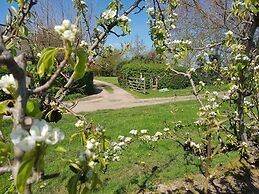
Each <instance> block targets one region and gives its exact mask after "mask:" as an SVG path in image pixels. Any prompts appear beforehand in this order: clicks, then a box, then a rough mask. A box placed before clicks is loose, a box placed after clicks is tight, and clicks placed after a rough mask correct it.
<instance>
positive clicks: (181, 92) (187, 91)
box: [95, 77, 228, 98]
mask: <svg viewBox="0 0 259 194" xmlns="http://www.w3.org/2000/svg"><path fill="white" fill-rule="evenodd" d="M95 79H97V80H100V81H105V82H108V83H112V84H114V85H116V86H119V83H118V79H117V77H95ZM119 87H120V86H119ZM123 89H125V90H126V91H128V92H129V93H131V94H132V95H133V96H135V97H136V98H159V97H173V96H189V95H192V88H191V87H188V88H184V89H175V90H174V89H170V90H169V91H168V92H159V91H158V90H147V91H146V93H145V94H144V93H141V92H137V91H134V90H131V89H129V88H123ZM227 89H228V87H227V85H222V86H214V85H209V86H206V90H208V91H210V92H213V91H218V92H219V91H226V90H227Z"/></svg>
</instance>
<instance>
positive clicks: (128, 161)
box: [0, 101, 237, 194]
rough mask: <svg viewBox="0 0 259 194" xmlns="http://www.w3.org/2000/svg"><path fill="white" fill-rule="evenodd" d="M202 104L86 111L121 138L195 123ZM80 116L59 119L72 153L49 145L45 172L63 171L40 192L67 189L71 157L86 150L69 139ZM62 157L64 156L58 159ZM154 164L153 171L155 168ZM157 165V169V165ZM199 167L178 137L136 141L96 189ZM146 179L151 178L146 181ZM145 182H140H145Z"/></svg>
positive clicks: (150, 183)
mask: <svg viewBox="0 0 259 194" xmlns="http://www.w3.org/2000/svg"><path fill="white" fill-rule="evenodd" d="M197 110H198V105H197V104H196V102H195V101H188V102H177V103H169V104H162V105H155V106H146V107H137V108H129V109H120V110H103V111H97V112H93V113H87V114H86V115H87V116H88V118H89V119H92V120H93V121H95V122H96V123H98V124H99V125H101V126H103V127H104V128H105V129H106V131H107V136H108V137H110V138H111V140H113V141H117V137H118V135H129V131H130V130H132V129H138V130H141V129H148V130H149V132H150V133H151V134H154V133H155V132H156V131H161V130H162V129H163V128H164V127H167V126H169V127H170V126H172V125H173V122H177V121H178V120H181V121H183V122H184V123H186V124H187V125H191V124H192V123H193V121H194V120H195V119H196V117H197ZM75 122H76V119H75V118H73V117H72V116H71V115H64V117H63V119H62V120H61V122H59V123H58V124H54V125H55V126H58V127H59V128H61V129H62V131H63V132H64V133H65V135H66V137H67V138H66V139H65V140H64V141H62V142H61V143H60V144H59V145H58V146H63V147H65V148H66V149H67V151H68V152H67V153H63V154H62V153H57V152H55V151H54V149H55V147H56V146H54V147H53V148H51V149H50V152H49V154H48V156H47V158H46V171H45V174H50V173H55V172H61V176H60V177H58V178H55V179H52V180H49V181H46V182H45V183H46V185H44V186H43V188H42V189H39V186H40V185H43V183H40V184H38V185H36V186H35V187H34V190H35V191H36V192H35V193H55V194H56V193H66V192H65V185H66V183H67V181H68V178H69V177H70V176H71V172H70V170H69V168H68V166H67V162H66V161H67V159H71V158H76V157H78V156H79V155H80V153H82V152H83V151H84V148H82V146H80V141H79V140H78V139H76V140H74V141H72V142H69V136H70V135H71V134H73V133H74V132H75V131H76V129H75V127H74V123H75ZM10 128H11V127H10V122H9V121H8V122H5V123H4V129H6V130H5V133H7V131H10ZM185 132H188V133H190V134H191V136H193V137H194V139H196V138H198V136H199V133H198V131H197V130H195V129H194V128H192V127H187V128H185V131H184V133H185ZM59 157H61V158H62V159H58V158H59ZM236 157H237V153H230V154H229V155H223V156H221V157H219V158H218V159H216V162H214V163H227V162H229V161H230V160H233V158H236ZM152 169H153V171H154V173H152ZM154 169H157V170H154ZM198 172H199V168H198V161H197V159H195V158H189V160H186V157H185V155H184V151H183V149H182V148H181V147H180V146H179V145H178V144H177V143H176V142H174V141H169V140H162V141H159V142H156V143H154V142H152V143H147V144H143V143H134V144H131V145H130V146H129V147H128V148H127V150H126V151H123V153H122V156H121V161H119V162H114V163H111V164H110V165H109V168H108V171H107V173H106V174H104V175H102V176H101V179H102V180H103V186H102V187H100V188H98V190H96V191H95V192H93V193H100V194H102V193H105V194H109V193H124V192H123V191H125V190H126V192H127V193H132V192H134V193H136V191H138V190H139V189H140V187H143V188H145V189H149V190H152V189H154V186H155V185H157V184H158V183H166V182H170V181H172V180H175V179H177V178H180V177H184V176H186V175H190V174H196V173H198ZM6 178H7V176H4V177H3V176H2V177H1V176H0V193H3V191H4V189H3V187H5V186H4V185H6ZM144 182H146V184H143V183H144ZM140 185H141V186H140Z"/></svg>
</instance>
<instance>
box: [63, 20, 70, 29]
mask: <svg viewBox="0 0 259 194" xmlns="http://www.w3.org/2000/svg"><path fill="white" fill-rule="evenodd" d="M62 26H64V28H65V29H66V30H68V29H70V28H71V22H70V20H67V19H65V20H63V22H62Z"/></svg>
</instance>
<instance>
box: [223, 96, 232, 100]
mask: <svg viewBox="0 0 259 194" xmlns="http://www.w3.org/2000/svg"><path fill="white" fill-rule="evenodd" d="M229 99H230V98H229V96H223V97H222V100H229Z"/></svg>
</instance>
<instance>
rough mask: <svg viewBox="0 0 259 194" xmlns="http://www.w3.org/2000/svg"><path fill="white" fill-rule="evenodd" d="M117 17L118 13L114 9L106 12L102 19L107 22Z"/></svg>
mask: <svg viewBox="0 0 259 194" xmlns="http://www.w3.org/2000/svg"><path fill="white" fill-rule="evenodd" d="M115 16H116V12H115V11H113V10H112V9H109V10H106V11H105V12H103V13H102V18H103V19H105V20H110V19H112V18H114V17H115Z"/></svg>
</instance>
